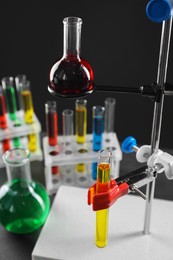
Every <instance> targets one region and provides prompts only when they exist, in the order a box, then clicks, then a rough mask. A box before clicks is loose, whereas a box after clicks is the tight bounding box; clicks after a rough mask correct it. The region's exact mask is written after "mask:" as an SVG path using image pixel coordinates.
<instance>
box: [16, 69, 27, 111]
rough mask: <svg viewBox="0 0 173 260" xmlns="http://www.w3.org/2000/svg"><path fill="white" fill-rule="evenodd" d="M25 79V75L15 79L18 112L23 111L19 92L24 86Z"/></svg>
mask: <svg viewBox="0 0 173 260" xmlns="http://www.w3.org/2000/svg"><path fill="white" fill-rule="evenodd" d="M26 82H27V78H26V75H24V74H20V75H17V76H16V77H15V84H16V90H17V93H18V96H17V97H18V110H21V111H22V110H23V107H22V96H21V90H22V89H23V86H24V85H25V84H26Z"/></svg>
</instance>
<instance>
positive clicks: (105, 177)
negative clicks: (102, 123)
mask: <svg viewBox="0 0 173 260" xmlns="http://www.w3.org/2000/svg"><path fill="white" fill-rule="evenodd" d="M110 160H111V153H110V152H109V151H108V150H107V149H103V150H100V151H99V153H98V167H97V181H96V192H97V193H102V192H106V191H108V189H109V187H110V171H111V164H110ZM108 218H109V209H103V210H98V211H96V237H95V243H96V246H98V247H105V246H106V245H107V237H108Z"/></svg>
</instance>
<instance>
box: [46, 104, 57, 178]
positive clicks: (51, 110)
mask: <svg viewBox="0 0 173 260" xmlns="http://www.w3.org/2000/svg"><path fill="white" fill-rule="evenodd" d="M45 113H46V131H47V137H48V144H49V145H50V146H56V145H57V143H58V115H57V105H56V102H55V101H47V102H46V104H45ZM53 152H54V151H53ZM52 154H54V153H52ZM55 154H57V153H56V151H55ZM58 171H59V169H58V166H52V174H53V175H54V174H58Z"/></svg>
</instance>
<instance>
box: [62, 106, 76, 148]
mask: <svg viewBox="0 0 173 260" xmlns="http://www.w3.org/2000/svg"><path fill="white" fill-rule="evenodd" d="M62 131H63V136H64V144H65V146H67V145H69V144H70V143H71V138H72V136H73V135H74V112H73V110H71V109H65V110H63V111H62Z"/></svg>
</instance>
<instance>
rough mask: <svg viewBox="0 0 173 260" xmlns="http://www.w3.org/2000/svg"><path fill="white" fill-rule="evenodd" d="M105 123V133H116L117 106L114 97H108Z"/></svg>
mask: <svg viewBox="0 0 173 260" xmlns="http://www.w3.org/2000/svg"><path fill="white" fill-rule="evenodd" d="M104 103H105V123H104V131H105V133H107V134H108V133H113V132H114V122H115V105H116V99H115V98H113V97H107V98H106V99H105V102H104Z"/></svg>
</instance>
